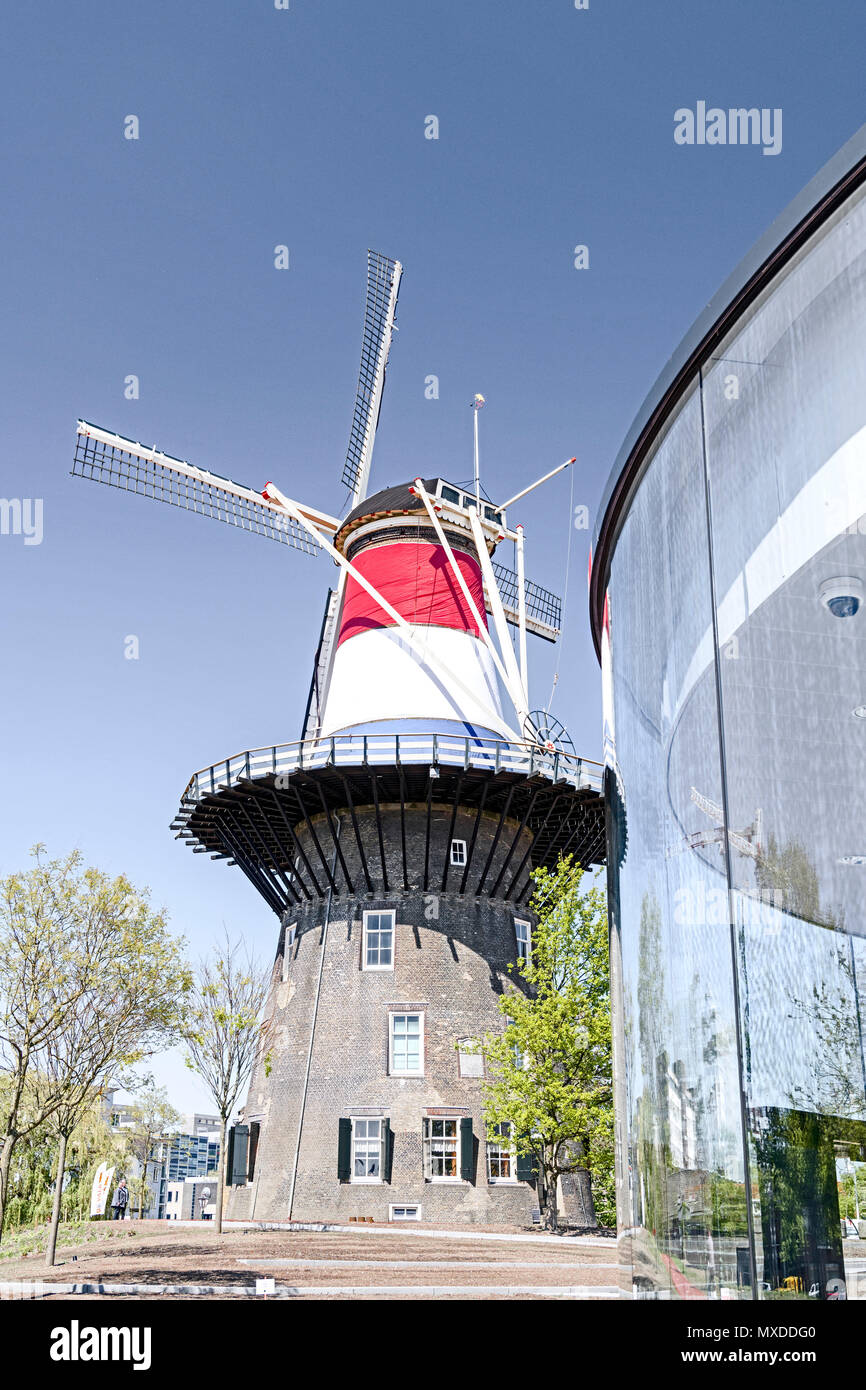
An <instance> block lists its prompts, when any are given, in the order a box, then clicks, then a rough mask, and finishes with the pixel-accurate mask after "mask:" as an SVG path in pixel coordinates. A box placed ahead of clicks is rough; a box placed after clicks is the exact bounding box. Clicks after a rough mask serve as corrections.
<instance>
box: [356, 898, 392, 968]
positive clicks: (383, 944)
mask: <svg viewBox="0 0 866 1390" xmlns="http://www.w3.org/2000/svg"><path fill="white" fill-rule="evenodd" d="M395 916H396V914H395V913H394V912H393V911H392V912H379V911H375V912H365V913H364V942H363V947H362V960H363V968H364V969H365V970H393V969H394V918H395Z"/></svg>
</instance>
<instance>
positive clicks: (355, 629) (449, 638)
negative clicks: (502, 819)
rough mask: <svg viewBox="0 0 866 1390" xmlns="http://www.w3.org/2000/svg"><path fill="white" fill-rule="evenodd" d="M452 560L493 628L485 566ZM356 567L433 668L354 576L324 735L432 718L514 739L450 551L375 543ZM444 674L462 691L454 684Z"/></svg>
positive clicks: (463, 558)
mask: <svg viewBox="0 0 866 1390" xmlns="http://www.w3.org/2000/svg"><path fill="white" fill-rule="evenodd" d="M386 526H387V523H386ZM454 559H455V562H456V564H457V565H458V566H459V569H460V572H461V574H462V575H463V578H464V579H465V581H466V585H467V588H468V589H469V592H470V594H471V595H472V598H473V600H474V603H475V607H476V609H477V611H478V613H479V615H480V616H481V618H482V621H484V622H486V614H485V611H484V586H483V583H482V577H481V567H480V565H479V563H478V560H477V558H476V557H475V556H473V555H469V554H467V553H466V552H465V551H463V550H455V551H454ZM352 563H353V565H354V566H355V567H356V569H357V570H358V571H359V572H360V573H361V574H363V576H364V578H365V579H367V580H369V582H370V583H371V584H372V585H373V587H374V588H375V589H376V590H377V592H378V593H380V594H381V595H382V597H383V598H384V599H386V600H387V602H388V603H390V604H391V606H392V607H393V608H394V609H396V611H397V612H398V613H399V614H400V616H401V617H402V618H404V619H405V620H406V622H407V623H409V624H410V625H411V627H412V631H413V637H414V638H415V639H416V640H417V641H419V642H420V643H421V644H422V648H423V649H424V650H425V651H427V652H429V653H430V655H431V656H432V657H433V658H434V660H432V661H430V662H429V663H427V662H424V661H422V659H421V657H420V654H419V653H418V652H417V651H416V650H413V648H412V647H410V645H409V643H408V642H407V641H406V640H405V638H404V636H403V635H402V633H401V632H400V630H399V628H397V626H396V624H395V623H394V621H393V619H392V618H391V616H390V615H389V614H388V613H387V612H386V611H385V610H384V609H383V608H382V607H381V606H380V605H379V604H378V603H377V602H376V600H375V599H374V598H373V597H372V595H370V594H369V593H368V592H367V591H366V590H365V589H364V588H363V587H362V586H361V585H360V584H359V583H358V582H357V580H356V579H355V578H354V576H352V575H349V577H348V579H347V582H346V589H345V595H344V599H343V607H342V613H341V618H340V627H339V633H338V636H337V650H336V653H335V656H334V665H333V670H332V673H331V681H330V686H329V690H328V695H327V701H326V705H325V710H324V716H323V725H322V734H323V735H324V736H326V737H327V736H329V735H330V734H332V733H334V732H336V731H337V730H342V729H347V730H348V729H351V727H352V726H353V725H357V724H368V723H370V722H373V721H375V722H378V721H383V720H386V721H403V720H426V721H428V722H429V723H430V726H431V728H432V727H435V725H437V724H438V723H439V721H441V720H449V721H450V720H453V721H457V722H459V723H461V724H467V725H469V726H470V727H474V728H484V729H489V730H491V731H492V732H494V733H495V734H497V735H499V736H502V737H508V736H509V734H510V732H511V731H510V729H509V726H508V724H507V723H506V720H505V718H504V716H503V713H502V696H501V692H500V686H499V678H498V676H497V673H496V668H495V666H494V664H493V660H492V658H491V655H490V652H489V650H488V649H487V647H486V646H485V644H484V641H483V639H482V638H481V636H480V633H479V630H478V624H477V622H476V619H475V617H474V615H473V613H472V611H471V608H470V605H469V604H468V603H467V601H466V597H465V595H464V594H463V592H462V590H461V588H460V585H459V584H458V582H457V579H456V577H455V575H454V573H453V570H452V569H451V566H450V564H449V561H448V557H447V555H446V554H445V551H444V550H443V548H442V546H441V545H439V544H438V543H437V542H435V541H431V540H428V539H422V538H421V537H419V538H418V539H417V540H414V539H402V538H401V539H399V540H397V539H395V540H393V541H378V540H377V541H375V542H374V543H373V544H371V545H369V546H367V547H366V548H364V549H362V550H361V551H360V553H358V554H356V555H355V556H354V557H353V560H352ZM436 658H438V660H437V659H436ZM446 670H450V671H452V672H453V673H454V674H455V675H456V676H457V678H458V680H459V685H458V684H457V683H456V682H455V683H453V684H452V683H451V682H449V681H448V680H447V677H446V675H445V674H444V672H445V671H446Z"/></svg>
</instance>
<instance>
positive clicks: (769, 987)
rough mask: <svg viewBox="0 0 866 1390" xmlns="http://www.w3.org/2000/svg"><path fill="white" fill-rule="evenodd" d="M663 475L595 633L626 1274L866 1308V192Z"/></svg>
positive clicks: (697, 373)
mask: <svg viewBox="0 0 866 1390" xmlns="http://www.w3.org/2000/svg"><path fill="white" fill-rule="evenodd" d="M641 470H642V471H641V472H640V474H639V476H637V477H636V481H635V482H634V484H633V486H632V491H631V493H630V495H629V497H628V500H627V503H626V506H625V508H624V510H623V512H622V514H621V516H620V518H619V520H618V524H619V530H618V533H617V534H616V536H615V539H613V540H612V541H610V542H608V550H607V552H606V554H605V557H604V562H605V565H606V581H607V582H606V592H605V596H604V612H603V618H602V620H601V622H600V624H599V625H598V626H599V629H600V646H601V654H602V667H603V681H604V688H605V737H606V758H607V763H608V773H607V776H608V790H609V797H608V804H609V886H610V907H611V945H612V973H613V980H614V995H615V1071H616V1087H617V1130H618V1145H617V1148H618V1154H617V1158H618V1175H617V1178H618V1202H619V1220H620V1226H621V1232H622V1234H621V1237H620V1240H621V1254H622V1260H623V1267H624V1270H625V1272H626V1275H627V1282H628V1286H629V1287H630V1288H631V1289H632V1291H633V1292H634V1293H635V1294H636V1295H638V1296H644V1297H661V1298H677V1297H692V1298H694V1297H705V1298H752V1297H758V1298H765V1299H806V1300H808V1299H810V1298H812V1299H826V1298H833V1299H835V1298H839V1297H847V1298H863V1297H866V1239H864V1240H863V1241H861V1240H860V1239H859V1238H858V1225H857V1222H858V1220H859V1217H860V1212H861V1210H862V1212H863V1215H864V1217H866V1061H864V1036H863V1026H862V1017H863V1015H862V1010H863V1007H864V1005H866V998H864V990H866V911H864V905H866V794H864V777H863V770H864V754H866V194H864V192H863V191H862V189H860V188H858V189H857V190H856V191H854V192H852V193H849V195H848V197H847V200H846V201H844V202H843V203H841V205H840V206H837V207H836V210H835V211H834V212H833V213H832V214H830V215H828V216H827V217H826V218H825V220H824V221H823V222H822V223H821V224H820V225H816V226H815V228H814V230H813V231H812V232H811V235H810V237H809V238H808V240H805V241H803V242H802V243H801V244H800V246H799V249H798V250H797V251H796V254H794V255H792V256H791V257H790V258H789V259H788V260H787V262H786V263H785V264H784V265H780V266H779V268H778V269H777V270H776V272H775V275H774V278H773V279H772V280H770V281H769V282H767V283H765V285H764V288H763V289H762V290H761V292H760V294H758V295H757V296H756V297H755V298H754V299H753V300H752V303H751V304H750V306H749V307H748V308H747V309H746V310H745V311H744V312H742V313H741V314H740V317H739V318H738V319H737V321H736V323H735V324H734V325H733V326H730V327H729V328H728V330H727V336H725V337H722V338H721V339H720V340H719V341H716V342H714V344H713V346H712V352H711V354H708V355H705V356H704V357H703V360H702V361H700V365H699V366H696V367H695V370H694V373H693V375H692V376H691V377H689V378H688V379H685V380H684V381H683V384H682V388H681V389H680V390H679V392H678V398H677V400H676V402H675V404H674V405H673V406H672V407H671V408H670V409H669V410H668V412H667V415H666V418H665V420H664V423H663V424H662V425H660V426H659V428H658V433H657V436H656V438H655V439H654V441H653V443H652V446H651V448H650V450H649V452H648V453H647V454H646V455H645V457H644V458H643V459H642V461H641ZM861 1204H862V1205H861ZM859 1229H860V1230H862V1234H863V1236H864V1238H866V1222H864V1223H863V1225H862V1227H860V1228H859ZM860 1250H862V1251H863V1252H864V1253H863V1255H862V1256H861V1255H860V1254H859V1251H860Z"/></svg>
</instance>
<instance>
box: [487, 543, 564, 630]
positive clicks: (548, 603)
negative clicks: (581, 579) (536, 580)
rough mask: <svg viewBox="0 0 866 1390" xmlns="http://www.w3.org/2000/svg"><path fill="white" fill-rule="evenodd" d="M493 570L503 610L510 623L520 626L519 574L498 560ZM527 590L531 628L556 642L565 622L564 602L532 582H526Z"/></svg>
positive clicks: (528, 618)
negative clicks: (518, 610)
mask: <svg viewBox="0 0 866 1390" xmlns="http://www.w3.org/2000/svg"><path fill="white" fill-rule="evenodd" d="M492 569H493V574H494V577H495V579H496V583H497V586H498V588H499V597H500V598H501V600H502V607H503V609H504V610H505V617H506V621H507V622H509V623H511V624H512V625H514V626H516V625H517V622H518V612H517V605H518V589H517V585H518V578H517V575H516V574H515V572H514V570H512V569H509V568H508V566H507V565H501V564H498V563H497V562H496V561H494V562H493V565H492ZM524 590H525V594H526V620H527V627H528V628H529V630H530V631H531V632H534V633H535V634H536V636H538V637H543V638H545V640H546V641H548V642H555V641H556V639H557V638H558V636H559V632H560V627H561V623H562V600H561V599H560V598H557V596H556V594H554V593H552V592H551V590H550V589H543V588H542V587H541V585H540V584H533V583H531V581H530V580H528V579H527V580H526V581H525V583H524Z"/></svg>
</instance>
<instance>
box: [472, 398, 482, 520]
mask: <svg viewBox="0 0 866 1390" xmlns="http://www.w3.org/2000/svg"><path fill="white" fill-rule="evenodd" d="M483 405H484V397H483V396H479V394H478V392H477V391H476V393H475V400H474V401H473V402H472V416H473V418H472V423H473V424H474V426H475V475H474V476H475V504H476V507H477V508H478V514H479V516H480V515H481V476H480V473H479V466H478V412H479V410H480V409H481V407H482V406H483Z"/></svg>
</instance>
